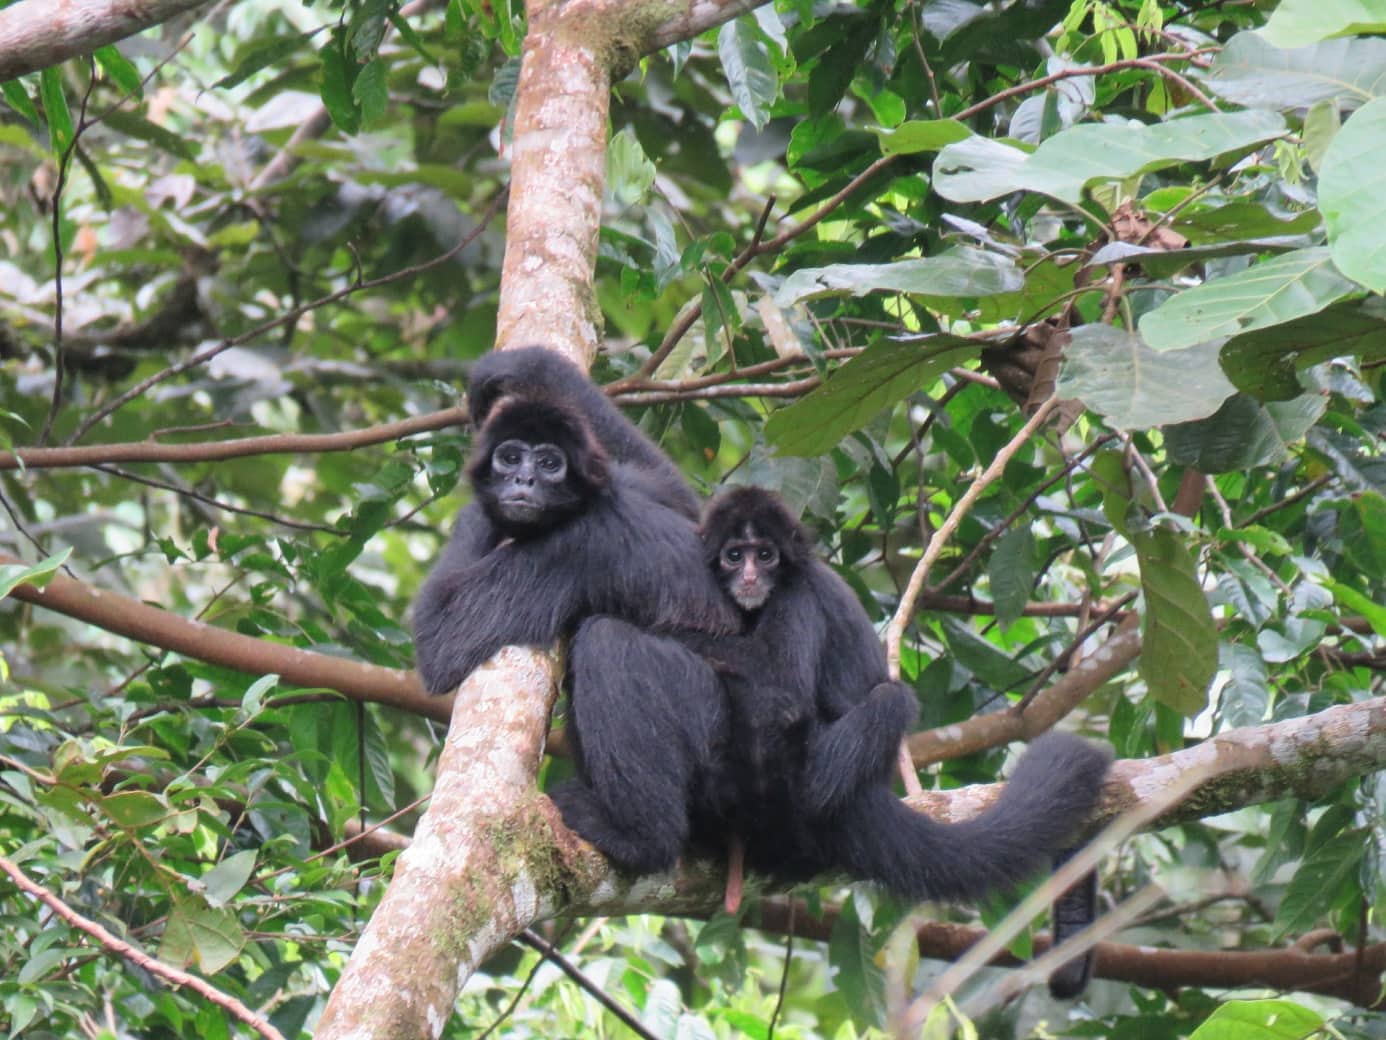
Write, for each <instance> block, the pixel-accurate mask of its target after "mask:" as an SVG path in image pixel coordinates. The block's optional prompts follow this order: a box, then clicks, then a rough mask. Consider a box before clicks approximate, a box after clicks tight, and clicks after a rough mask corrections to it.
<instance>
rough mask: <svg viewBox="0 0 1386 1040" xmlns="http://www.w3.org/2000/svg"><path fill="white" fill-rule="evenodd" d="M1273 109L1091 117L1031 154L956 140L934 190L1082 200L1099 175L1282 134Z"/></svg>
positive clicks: (1129, 172) (1212, 154) (1213, 153)
mask: <svg viewBox="0 0 1386 1040" xmlns="http://www.w3.org/2000/svg"><path fill="white" fill-rule="evenodd" d="M1284 132H1285V123H1284V120H1282V119H1281V118H1280V117H1279V116H1277V115H1275V114H1273V113H1270V112H1235V113H1231V114H1225V113H1213V114H1211V115H1200V116H1187V117H1185V118H1183V119H1172V120H1170V121H1169V122H1167V123H1156V124H1154V125H1153V126H1152V125H1146V124H1144V123H1138V122H1130V123H1120V122H1110V123H1084V124H1083V125H1081V126H1074V127H1070V128H1069V129H1067V130H1064V131H1061V132H1060V133H1057V134H1055V135H1054V136H1053V137H1051V138H1049V139H1047V140H1046V141H1045V142H1044V143H1043V144H1041V145H1040V146H1039V148H1037V149H1036V150H1035V151H1034V152H1033V153H1032V154H1029V155H1027V154H1026V153H1025V152H1024V151H1023V150H1022V149H1020V148H1017V147H1014V146H1012V145H1008V144H1002V143H1001V142H999V141H991V140H988V139H987V138H984V137H970V138H968V139H967V140H966V141H960V142H958V143H957V144H950V145H949V146H948V147H947V148H945V149H944V150H943V151H942V152H940V153H939V156H938V159H937V160H935V162H934V188H935V189H936V190H937V191H938V193H939V194H940V195H942V196H943V197H944V198H946V199H951V200H952V201H954V202H985V201H986V200H988V199H994V198H999V197H1000V196H1002V195H1009V194H1010V193H1011V192H1013V191H1022V190H1029V191H1037V192H1040V193H1041V194H1044V195H1050V196H1053V197H1054V198H1056V199H1062V200H1064V201H1065V202H1078V201H1080V200H1081V199H1082V197H1083V188H1084V186H1086V185H1087V184H1088V183H1090V182H1092V181H1096V180H1124V179H1126V178H1127V177H1133V176H1135V175H1136V174H1140V173H1150V172H1151V171H1154V170H1162V169H1164V168H1166V167H1168V166H1175V165H1177V164H1179V163H1181V162H1196V161H1199V160H1203V159H1213V158H1216V157H1217V156H1219V155H1224V154H1226V153H1228V152H1237V151H1241V150H1242V149H1245V148H1250V147H1252V146H1253V145H1257V144H1260V143H1262V142H1263V141H1269V140H1271V139H1273V138H1276V137H1279V136H1280V135H1281V134H1283V133H1284Z"/></svg>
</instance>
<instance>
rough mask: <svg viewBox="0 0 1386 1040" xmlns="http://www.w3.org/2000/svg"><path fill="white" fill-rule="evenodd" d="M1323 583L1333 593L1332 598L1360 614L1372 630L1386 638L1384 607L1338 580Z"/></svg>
mask: <svg viewBox="0 0 1386 1040" xmlns="http://www.w3.org/2000/svg"><path fill="white" fill-rule="evenodd" d="M1323 584H1324V587H1325V588H1326V589H1328V590H1329V591H1330V592H1332V593H1333V598H1334V599H1336V600H1337V601H1338V602H1339V603H1341V604H1342V605H1343V606H1345V607H1347V608H1348V610H1351V611H1355V612H1356V613H1358V614H1361V615H1362V616H1363V617H1364V618H1366V619H1367V624H1369V625H1371V626H1372V631H1373V632H1375V633H1376V634H1377V635H1379V636H1382V637H1384V638H1386V607H1383V606H1381V605H1380V604H1379V603H1377V602H1376V601H1375V600H1373V599H1371V598H1370V597H1368V596H1364V595H1362V593H1360V592H1358V591H1357V590H1356V589H1354V588H1351V587H1350V586H1347V585H1344V584H1343V583H1342V582H1340V581H1332V580H1326V581H1325V582H1324V583H1323Z"/></svg>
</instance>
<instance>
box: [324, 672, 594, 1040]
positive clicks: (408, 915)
mask: <svg viewBox="0 0 1386 1040" xmlns="http://www.w3.org/2000/svg"><path fill="white" fill-rule="evenodd" d="M554 666H555V662H554V660H553V658H552V656H551V655H547V654H540V653H537V652H535V651H532V650H521V649H518V648H516V647H507V648H506V649H505V650H502V651H501V652H500V654H498V655H497V656H496V657H495V658H493V659H492V660H491V661H490V662H488V663H487V664H485V665H483V666H482V667H481V668H479V669H478V670H477V671H475V672H473V673H472V674H471V676H469V677H468V678H467V680H466V681H465V682H464V683H463V684H462V686H461V688H460V689H459V691H458V693H457V698H456V703H455V706H454V709H453V717H452V724H451V726H449V728H448V736H447V741H446V743H445V744H444V746H443V752H442V754H441V756H440V757H439V761H438V780H437V784H436V785H435V786H434V789H433V796H432V799H431V801H430V802H429V807H428V811H427V812H426V813H425V814H424V816H423V819H422V820H421V822H420V824H419V829H418V831H417V832H416V834H415V836H414V840H413V842H412V843H411V844H410V847H409V848H408V850H407V851H405V852H404V853H403V854H402V855H401V856H400V858H399V861H398V864H397V865H396V868H395V875H394V878H393V879H392V880H391V882H390V887H389V888H388V889H387V890H386V892H385V895H384V897H383V898H382V899H381V902H380V905H379V906H377V907H376V909H375V913H374V914H372V915H371V920H370V924H369V925H367V926H366V931H365V933H364V934H363V935H362V936H361V939H360V941H359V942H357V944H356V949H355V950H354V951H353V952H352V955H351V960H350V961H349V962H348V963H347V966H346V968H345V969H344V970H343V972H342V976H341V978H340V979H339V980H338V982H337V985H336V987H335V988H334V989H333V991H332V996H331V998H330V999H329V1000H328V1003H327V1008H326V1010H325V1011H324V1012H323V1016H322V1019H321V1021H320V1022H319V1023H318V1028H317V1032H316V1033H315V1036H317V1037H318V1038H319V1040H332V1038H339V1037H385V1036H390V1037H406V1036H423V1035H432V1036H437V1035H438V1033H439V1032H440V1031H441V1029H442V1027H443V1025H444V1023H446V1022H447V1020H448V1017H449V1016H450V1015H451V1014H452V1006H453V1002H454V1001H455V1000H456V998H457V989H458V987H459V986H460V985H461V983H462V982H463V981H465V979H466V978H467V976H468V975H470V974H471V972H472V971H473V970H475V968H476V966H477V964H478V963H480V961H481V960H483V959H484V958H485V957H487V956H489V955H490V954H491V953H492V952H493V951H495V950H496V949H498V948H499V947H500V946H501V945H502V944H504V943H506V942H508V941H509V940H510V939H511V938H512V937H513V936H515V935H517V934H519V932H521V931H522V930H523V929H525V928H527V927H528V926H529V925H530V924H531V923H533V921H535V920H536V919H537V918H539V917H541V916H548V915H550V914H551V913H552V912H553V909H554V906H555V902H554V900H555V899H556V898H557V894H558V892H559V891H560V888H559V887H558V885H557V884H556V880H557V879H556V878H555V877H554V874H553V867H552V864H551V863H550V861H549V850H550V849H552V848H553V847H555V846H556V845H557V844H558V843H559V842H560V841H565V840H566V841H567V842H568V844H570V845H571V842H572V839H570V838H564V837H560V835H562V834H563V833H564V832H562V830H561V828H560V827H556V826H555V824H554V816H553V815H552V807H551V806H550V805H549V803H548V801H547V799H543V798H541V797H540V796H539V795H538V793H537V792H536V791H535V789H534V777H535V775H536V774H537V773H538V771H539V753H540V749H541V748H542V746H543V740H544V725H545V721H546V720H547V718H548V712H549V710H550V709H551V708H552V706H553V698H554V696H555V694H556V692H557V691H556V688H555V687H554V684H553V681H552V677H553V675H554V674H555V671H556V670H555V667H554ZM529 690H541V691H544V692H545V694H546V696H545V697H544V698H543V704H542V705H541V706H540V707H541V708H542V710H540V711H536V706H535V705H534V704H532V703H530V698H528V697H526V696H524V695H523V694H524V692H525V691H529ZM517 691H518V692H517ZM550 832H554V833H552V834H550ZM406 979H407V984H406V981H405V980H406Z"/></svg>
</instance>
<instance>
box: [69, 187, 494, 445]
mask: <svg viewBox="0 0 1386 1040" xmlns="http://www.w3.org/2000/svg"><path fill="white" fill-rule="evenodd" d="M505 198H506V192H505V191H498V192H496V194H495V195H494V196H493V197H492V199H491V201H490V202H489V203H487V205H486V208H485V209H484V210H483V211H482V214H481V216H480V217H479V218H478V219H477V224H476V227H474V228H473V229H472V230H471V231H469V232H468V233H467V234H465V235H463V236H462V238H461V239H460V240H459V241H458V242H457V244H456V245H454V246H453V247H452V248H451V249H448V250H447V251H446V252H444V253H440V254H439V255H438V256H435V257H433V258H432V259H429V260H425V261H423V262H422V263H418V264H412V265H411V266H409V267H405V268H401V269H400V270H398V271H392V272H391V273H389V274H385V275H381V276H380V277H379V278H366V279H359V278H358V279H357V280H355V281H353V282H352V284H351V285H348V286H347V287H346V288H344V289H338V290H337V291H336V292H330V293H328V294H327V295H326V296H320V297H318V298H317V299H316V300H311V301H309V302H308V303H304V304H300V305H299V306H297V307H291V308H289V310H287V311H285V312H284V313H283V314H280V315H278V316H276V317H274V318H271V319H270V320H269V321H266V322H263V323H261V324H260V325H257V326H256V327H255V328H253V329H250V330H248V331H246V332H243V333H241V334H240V335H239V336H232V337H231V338H230V339H224V340H222V341H221V342H220V343H218V344H216V345H215V346H212V347H208V348H207V349H206V350H202V351H199V352H198V353H196V354H194V355H192V356H191V357H189V358H186V359H184V360H183V361H180V362H178V363H177V364H175V365H170V366H169V367H168V368H165V369H163V370H161V371H159V372H155V373H154V374H153V375H151V376H149V377H148V378H147V379H142V380H140V382H138V383H136V384H135V385H134V386H132V387H131V388H130V389H129V390H127V391H125V393H123V394H120V395H119V396H118V397H116V398H115V399H113V400H112V401H111V402H110V403H109V404H106V405H105V406H104V407H102V408H99V409H97V411H96V412H95V413H93V414H92V415H90V416H88V417H87V418H86V419H85V420H83V421H82V423H81V424H80V425H79V426H78V427H77V430H76V431H75V432H74V433H73V434H72V436H71V437H69V438H68V440H67V444H68V445H69V446H71V445H73V444H75V443H76V442H77V441H79V440H81V439H82V437H83V436H85V435H86V433H87V432H88V431H89V430H91V429H92V427H94V426H95V425H97V423H100V422H102V421H103V420H105V419H107V418H109V417H110V416H111V415H112V414H114V413H115V412H116V411H118V410H119V409H121V408H123V407H124V406H125V405H127V404H129V403H130V402H131V401H133V400H134V399H135V398H137V397H140V396H142V395H143V394H144V393H145V392H146V391H148V390H150V389H151V388H152V387H155V386H158V385H159V384H160V383H163V382H165V381H167V380H169V379H171V378H173V377H174V376H176V375H179V374H180V373H183V372H186V371H188V369H190V368H196V367H197V366H198V365H201V364H204V363H205V362H207V361H210V360H211V359H212V358H214V357H216V356H217V355H218V354H221V353H223V352H224V351H227V350H230V349H231V348H232V347H235V346H239V345H240V344H242V343H248V342H250V341H252V340H255V339H259V338H260V337H261V336H263V335H264V334H265V333H267V332H269V331H271V330H272V329H277V328H278V327H279V326H281V325H285V324H288V323H289V322H292V321H296V320H297V319H298V318H299V317H301V316H302V315H304V314H307V313H308V312H309V311H314V310H317V309H318V308H319V307H325V306H327V305H328V304H330V303H335V302H336V301H338V300H341V299H345V298H346V297H348V296H351V295H353V294H354V293H358V292H361V291H362V290H365V289H376V288H379V287H380V286H382V285H389V284H391V283H392V282H397V281H400V280H402V279H406V278H412V277H414V276H415V275H418V274H422V273H423V272H424V271H428V270H431V269H432V268H434V267H437V266H439V265H440V264H444V263H447V261H449V260H451V259H452V258H453V257H455V256H456V255H457V254H458V253H460V252H461V251H462V250H463V249H465V248H466V247H467V246H468V245H470V244H471V243H472V241H473V240H474V239H475V238H476V237H477V236H478V235H480V234H481V233H482V232H483V231H485V230H486V228H487V227H488V226H489V225H490V223H491V220H492V218H493V217H495V215H496V213H497V212H499V211H500V207H501V204H502V203H503V202H504V201H505Z"/></svg>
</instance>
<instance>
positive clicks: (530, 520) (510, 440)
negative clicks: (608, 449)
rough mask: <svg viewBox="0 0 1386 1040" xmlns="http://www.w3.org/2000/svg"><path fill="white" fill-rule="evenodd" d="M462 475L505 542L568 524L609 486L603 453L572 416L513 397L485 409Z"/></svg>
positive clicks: (542, 403) (549, 403)
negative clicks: (472, 449)
mask: <svg viewBox="0 0 1386 1040" xmlns="http://www.w3.org/2000/svg"><path fill="white" fill-rule="evenodd" d="M467 476H468V477H469V478H470V479H471V482H472V488H473V489H474V490H475V491H476V497H477V500H478V501H479V502H480V503H481V507H482V509H484V510H485V511H486V515H487V516H488V517H489V518H490V519H491V522H492V523H494V524H495V525H496V527H497V528H498V529H499V530H500V531H501V532H502V533H503V534H505V535H507V536H509V537H512V538H524V537H530V536H533V535H536V534H543V533H544V532H546V531H550V530H552V529H553V528H554V527H556V526H558V525H559V524H561V523H563V522H564V521H566V520H569V519H571V518H572V517H573V516H576V515H577V514H578V513H580V512H582V511H583V510H584V509H586V508H587V507H588V505H590V504H591V501H592V499H593V497H594V496H596V495H597V494H599V493H600V492H602V491H603V490H605V489H606V487H607V485H608V484H609V483H610V480H611V474H610V470H609V468H608V464H607V459H606V454H605V453H604V452H603V451H602V449H601V445H599V444H598V443H597V441H596V438H594V437H593V436H592V431H591V430H589V429H588V427H587V424H586V423H584V422H583V421H582V419H581V418H580V417H579V416H578V415H577V414H576V413H574V412H571V411H569V410H568V409H567V408H564V407H563V406H562V405H559V404H557V403H554V402H552V401H541V400H534V399H527V398H518V397H513V398H502V399H501V400H499V401H498V402H496V403H495V405H494V406H493V407H492V409H491V411H490V414H489V415H488V416H487V417H486V422H485V424H484V425H483V426H482V427H481V430H480V432H479V433H478V435H477V440H476V449H475V451H474V453H473V455H472V459H471V462H470V463H468V465H467Z"/></svg>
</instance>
